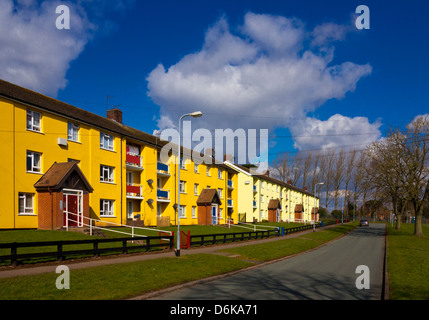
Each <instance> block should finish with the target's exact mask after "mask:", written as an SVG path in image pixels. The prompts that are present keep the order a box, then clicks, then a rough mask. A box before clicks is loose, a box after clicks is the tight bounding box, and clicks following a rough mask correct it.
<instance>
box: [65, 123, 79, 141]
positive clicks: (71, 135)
mask: <svg viewBox="0 0 429 320" xmlns="http://www.w3.org/2000/svg"><path fill="white" fill-rule="evenodd" d="M79 129H80V126H79V125H78V124H76V123H73V122H69V123H68V124H67V140H69V141H74V142H79Z"/></svg>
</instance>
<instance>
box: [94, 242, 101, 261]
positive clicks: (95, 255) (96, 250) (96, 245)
mask: <svg viewBox="0 0 429 320" xmlns="http://www.w3.org/2000/svg"><path fill="white" fill-rule="evenodd" d="M99 255H100V254H99V252H98V241H94V257H98V256H99Z"/></svg>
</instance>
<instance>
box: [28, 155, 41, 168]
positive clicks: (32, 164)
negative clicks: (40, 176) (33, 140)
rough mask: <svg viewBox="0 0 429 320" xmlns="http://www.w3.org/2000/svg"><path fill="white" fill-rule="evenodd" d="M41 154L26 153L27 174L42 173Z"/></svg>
mask: <svg viewBox="0 0 429 320" xmlns="http://www.w3.org/2000/svg"><path fill="white" fill-rule="evenodd" d="M41 163H42V154H41V153H38V152H34V151H27V172H36V173H40V172H42V165H41Z"/></svg>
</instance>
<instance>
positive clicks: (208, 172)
mask: <svg viewBox="0 0 429 320" xmlns="http://www.w3.org/2000/svg"><path fill="white" fill-rule="evenodd" d="M207 177H210V167H209V166H207Z"/></svg>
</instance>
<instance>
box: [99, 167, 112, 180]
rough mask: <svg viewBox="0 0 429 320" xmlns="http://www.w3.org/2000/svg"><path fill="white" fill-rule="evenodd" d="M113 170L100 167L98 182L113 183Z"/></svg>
mask: <svg viewBox="0 0 429 320" xmlns="http://www.w3.org/2000/svg"><path fill="white" fill-rule="evenodd" d="M113 172H114V168H113V167H109V166H103V165H101V166H100V181H102V182H114V181H113V180H114V178H113Z"/></svg>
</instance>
